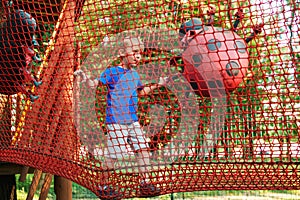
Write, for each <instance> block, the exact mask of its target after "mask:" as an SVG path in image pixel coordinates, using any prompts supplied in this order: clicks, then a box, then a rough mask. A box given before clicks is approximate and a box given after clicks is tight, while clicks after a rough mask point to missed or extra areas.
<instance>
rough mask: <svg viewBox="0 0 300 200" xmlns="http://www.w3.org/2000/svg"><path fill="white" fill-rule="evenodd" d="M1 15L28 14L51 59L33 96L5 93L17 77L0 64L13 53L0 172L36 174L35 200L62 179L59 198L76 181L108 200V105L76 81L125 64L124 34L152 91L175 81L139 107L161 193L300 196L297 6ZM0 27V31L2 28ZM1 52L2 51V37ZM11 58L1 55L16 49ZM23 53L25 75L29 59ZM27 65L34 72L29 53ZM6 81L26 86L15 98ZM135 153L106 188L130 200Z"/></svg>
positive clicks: (154, 6)
mask: <svg viewBox="0 0 300 200" xmlns="http://www.w3.org/2000/svg"><path fill="white" fill-rule="evenodd" d="M212 4H214V3H212ZM283 7H284V9H283ZM1 9H2V10H3V11H5V12H2V13H4V14H2V16H1V22H2V24H3V25H5V23H7V20H9V19H10V18H9V17H8V16H9V13H15V11H17V13H18V12H19V11H20V10H23V11H24V12H26V13H28V14H30V16H32V17H33V18H34V19H35V20H36V25H37V27H36V29H35V30H34V31H35V36H36V41H38V43H39V44H40V47H39V55H41V57H42V62H41V63H40V64H39V65H34V66H32V72H31V73H29V75H31V74H32V75H34V76H35V78H36V80H40V81H42V82H43V84H39V82H37V83H38V84H33V85H32V84H31V85H26V83H27V81H25V78H24V76H23V74H21V76H22V77H21V78H20V80H19V79H16V80H15V79H14V81H8V82H7V80H10V79H12V77H14V76H11V75H12V74H13V75H15V74H16V73H15V71H14V70H13V69H15V68H13V67H14V66H13V65H12V66H11V68H9V66H10V65H9V64H11V63H10V62H7V61H9V59H7V60H5V59H4V58H5V56H4V57H3V54H6V55H8V53H7V51H1V57H2V60H1V62H2V61H3V62H6V63H7V65H6V68H7V69H8V70H13V72H14V73H10V75H8V76H7V74H5V73H4V72H5V70H4V68H3V67H2V68H1V70H0V71H1V74H0V77H1V78H2V79H1V82H0V91H1V92H0V93H1V98H0V111H1V112H0V113H1V120H0V122H1V125H0V135H1V137H0V161H2V162H5V165H4V164H3V165H1V166H2V169H7V168H11V170H10V174H11V173H12V174H14V173H21V174H22V176H21V177H22V179H24V176H25V175H26V174H27V173H34V177H35V178H34V180H33V183H32V186H31V188H32V189H31V192H30V193H29V194H28V198H29V199H30V198H32V194H33V192H34V191H35V188H36V185H35V183H36V181H38V180H39V179H40V176H41V174H42V173H43V172H44V173H46V176H45V177H46V181H45V184H44V185H45V186H44V187H43V189H42V194H41V197H40V198H45V197H46V196H47V191H48V189H49V188H48V187H49V181H50V180H52V177H53V175H54V176H55V177H56V178H55V179H56V183H57V180H58V182H59V183H57V186H58V185H59V184H61V185H60V186H62V185H64V186H65V187H64V188H68V189H66V190H65V191H63V192H64V193H65V194H68V196H64V199H70V198H71V197H70V191H71V190H70V185H71V181H73V182H76V183H78V184H80V185H82V186H84V187H86V188H88V189H90V190H91V191H92V192H94V193H95V194H96V195H99V193H98V190H99V185H101V184H102V181H103V178H104V177H103V172H104V171H105V170H107V169H106V168H105V162H106V159H105V155H106V153H107V149H106V146H105V141H106V136H105V122H104V113H105V112H104V108H105V102H106V101H105V93H104V92H103V91H100V90H101V89H100V88H98V90H97V92H99V93H97V92H95V93H89V92H90V91H87V90H85V88H84V85H82V84H80V83H79V82H78V81H77V79H75V78H74V76H73V73H74V71H75V70H76V69H79V68H81V69H82V70H84V71H86V72H87V73H88V74H89V75H90V76H91V77H92V78H95V77H97V76H98V75H99V73H100V72H101V71H102V70H103V69H104V68H105V67H107V66H109V65H111V64H117V62H118V59H117V56H116V52H117V51H116V49H117V46H116V44H117V43H118V40H117V38H118V34H119V33H123V32H124V31H128V32H134V34H137V35H138V36H140V37H141V38H142V39H143V41H144V42H145V44H146V45H145V47H146V48H145V51H144V52H143V54H144V60H143V62H142V63H141V66H140V67H139V68H137V70H138V71H139V73H140V74H141V77H142V80H143V82H144V83H145V84H149V85H151V84H153V82H157V80H158V77H160V76H168V77H170V78H171V80H170V83H169V85H167V87H165V88H164V87H161V88H159V89H157V90H155V91H153V92H152V93H151V94H150V95H149V96H148V97H146V98H144V99H142V98H140V107H139V116H140V123H141V124H142V125H143V126H144V130H145V134H146V135H147V137H148V138H149V145H150V150H151V156H152V157H151V161H152V163H151V164H152V166H153V168H152V173H151V175H152V181H153V183H154V184H155V185H157V186H159V187H160V188H161V194H169V193H173V192H185V191H201V190H242V189H246V190H247V189H251V190H253V189H287V190H288V189H299V184H297V180H298V179H299V173H298V172H297V170H298V165H297V160H298V158H299V156H298V146H297V145H298V141H299V136H298V132H299V131H298V129H299V128H298V127H299V100H298V96H299V95H298V94H299V88H298V86H297V84H298V83H299V80H298V79H297V77H298V75H299V69H298V68H299V62H298V60H297V58H298V57H299V54H300V53H299V52H300V50H299V38H298V37H296V35H299V25H298V23H297V19H298V16H299V10H297V5H296V3H295V2H293V1H291V2H288V3H287V2H286V1H284V0H281V1H279V0H278V1H276V4H274V5H273V4H272V6H270V5H269V3H266V2H259V3H257V2H256V3H253V4H252V3H251V2H243V3H242V2H227V3H226V4H225V3H224V2H223V1H219V2H217V3H215V4H214V5H207V4H204V3H201V2H194V1H193V2H192V1H189V2H185V1H153V2H145V1H139V2H136V1H130V0H124V1H122V2H119V1H98V0H91V1H76V2H75V1H73V0H65V1H44V2H40V1H37V2H32V1H13V4H6V3H4V4H3V5H2V7H1ZM206 11H207V12H206ZM26 13H24V14H25V15H26V16H28V17H29V15H27V14H26ZM145 16H147V17H145ZM214 16H217V17H215V18H214ZM233 16H234V17H233ZM28 19H29V18H28ZM30 19H32V18H30ZM195 19H197V20H195ZM206 19H208V20H206ZM13 22H15V21H13ZM31 22H32V21H31ZM262 24H263V26H262ZM3 25H2V26H1V27H0V28H1V30H4V28H5V27H7V26H3ZM27 25H28V24H27ZM22 27H23V28H26V25H24V26H23V25H22ZM13 30H14V31H13V32H11V33H16V34H17V33H21V31H20V30H19V29H18V28H16V27H15V29H13ZM22 31H23V29H22ZM31 31H33V30H31ZM179 33H183V34H182V35H180V34H179ZM249 34H250V36H249ZM30 36H31V37H29V39H28V41H29V43H32V41H33V35H32V34H31V35H30ZM1 37H4V36H3V35H2V36H1ZM5 37H6V36H5ZM243 38H246V39H245V40H244V39H243ZM26 39H27V38H26ZM21 40H22V38H17V37H16V38H14V42H19V41H21ZM34 41H35V40H34ZM181 41H183V45H182V44H181ZM0 42H1V45H2V46H1V48H4V47H3V44H4V40H2V38H1V41H0ZM9 47H10V45H8V44H6V46H5V48H8V50H13V48H9ZM32 49H33V48H31V50H32ZM24 50H29V49H28V48H27V49H26V48H25V49H23V50H22V51H24ZM28 52H29V53H30V54H31V55H30V56H27V58H28V59H27V61H28V62H27V64H28V63H29V61H31V59H32V56H33V55H34V53H33V52H32V51H28ZM18 56H20V60H21V61H22V62H23V65H22V66H25V67H23V68H21V69H22V70H23V72H27V70H25V69H26V65H27V64H26V53H24V52H23V53H21V54H20V55H19V54H18ZM14 59H15V60H18V57H15V58H14ZM12 63H15V62H12ZM24 63H25V64H24ZM207 66H209V67H207ZM17 69H18V70H19V69H20V68H17ZM27 75H28V74H27ZM4 79H5V80H4ZM31 80H32V79H31ZM17 81H20V82H17ZM11 83H14V84H15V83H18V85H16V84H15V85H14V87H12V90H9V87H10V84H11ZM21 85H22V87H23V88H22V90H21V93H20V87H21ZM36 86H38V87H36ZM24 88H26V91H27V89H29V90H30V91H31V92H32V93H27V92H25V90H23V89H24ZM11 91H12V92H11ZM24 94H25V95H24ZM32 94H34V95H33V96H31V97H32V98H31V100H30V95H32ZM35 94H38V95H39V98H38V99H37V98H35ZM28 96H29V99H28ZM33 100H34V103H32V101H33ZM96 100H97V101H96ZM78 125H82V126H78ZM103 130H104V131H103ZM133 153H134V152H132V151H131V149H130V147H128V155H127V156H126V157H124V158H123V159H120V160H119V162H118V164H117V165H116V166H115V168H114V169H109V170H112V172H113V173H112V174H113V176H112V177H111V186H113V187H116V188H118V190H119V191H120V192H122V193H123V194H124V195H123V197H124V198H130V197H137V196H138V195H139V193H138V192H137V191H138V187H139V174H138V173H137V171H136V168H137V167H138V164H137V163H136V162H135V161H134V160H133V159H132V158H131V156H132V155H133ZM8 163H13V164H8ZM16 165H17V167H15V168H12V166H16ZM23 166H24V167H23ZM12 169H15V170H12ZM3 171H4V172H3V174H5V173H6V172H5V171H6V170H3ZM8 171H9V170H8ZM6 174H7V173H6ZM62 183H63V184H62ZM58 188H61V187H58ZM66 191H68V192H66ZM60 194H62V193H59V192H58V194H57V195H60Z"/></svg>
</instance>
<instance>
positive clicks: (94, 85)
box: [74, 69, 99, 88]
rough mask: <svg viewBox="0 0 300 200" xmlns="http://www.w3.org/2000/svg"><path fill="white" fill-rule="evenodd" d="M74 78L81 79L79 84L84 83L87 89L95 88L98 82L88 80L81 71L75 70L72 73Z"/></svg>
mask: <svg viewBox="0 0 300 200" xmlns="http://www.w3.org/2000/svg"><path fill="white" fill-rule="evenodd" d="M74 75H75V76H80V78H81V81H80V82H81V83H86V84H87V85H88V87H90V88H96V87H97V86H98V84H99V81H98V80H97V79H94V80H93V79H90V78H89V77H88V76H87V75H86V74H85V73H84V72H83V71H82V70H81V69H79V70H76V71H75V72H74Z"/></svg>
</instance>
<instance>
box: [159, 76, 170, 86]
mask: <svg viewBox="0 0 300 200" xmlns="http://www.w3.org/2000/svg"><path fill="white" fill-rule="evenodd" d="M169 81H170V78H169V77H159V82H158V84H159V85H162V86H166V85H167V83H168V82H169Z"/></svg>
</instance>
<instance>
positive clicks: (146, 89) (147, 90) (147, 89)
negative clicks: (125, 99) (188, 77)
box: [139, 77, 169, 95]
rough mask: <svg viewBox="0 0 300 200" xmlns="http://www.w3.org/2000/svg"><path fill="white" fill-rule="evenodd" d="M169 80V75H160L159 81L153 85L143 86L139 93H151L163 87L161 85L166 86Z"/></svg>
mask: <svg viewBox="0 0 300 200" xmlns="http://www.w3.org/2000/svg"><path fill="white" fill-rule="evenodd" d="M168 81H169V78H168V77H164V78H163V77H160V78H159V82H158V83H157V84H154V85H151V86H146V87H143V88H142V89H141V90H139V94H140V95H147V94H149V93H150V92H151V91H153V90H155V89H157V88H159V87H161V86H166V85H167V83H168Z"/></svg>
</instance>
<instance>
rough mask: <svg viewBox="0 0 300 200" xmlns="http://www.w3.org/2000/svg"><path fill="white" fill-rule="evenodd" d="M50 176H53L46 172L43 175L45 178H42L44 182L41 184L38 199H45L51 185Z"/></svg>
mask: <svg viewBox="0 0 300 200" xmlns="http://www.w3.org/2000/svg"><path fill="white" fill-rule="evenodd" d="M52 177H53V175H52V174H49V173H47V174H46V175H45V179H44V183H43V186H42V189H41V193H40V197H39V200H46V199H47V196H48V193H49V189H50V186H51V182H52Z"/></svg>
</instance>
